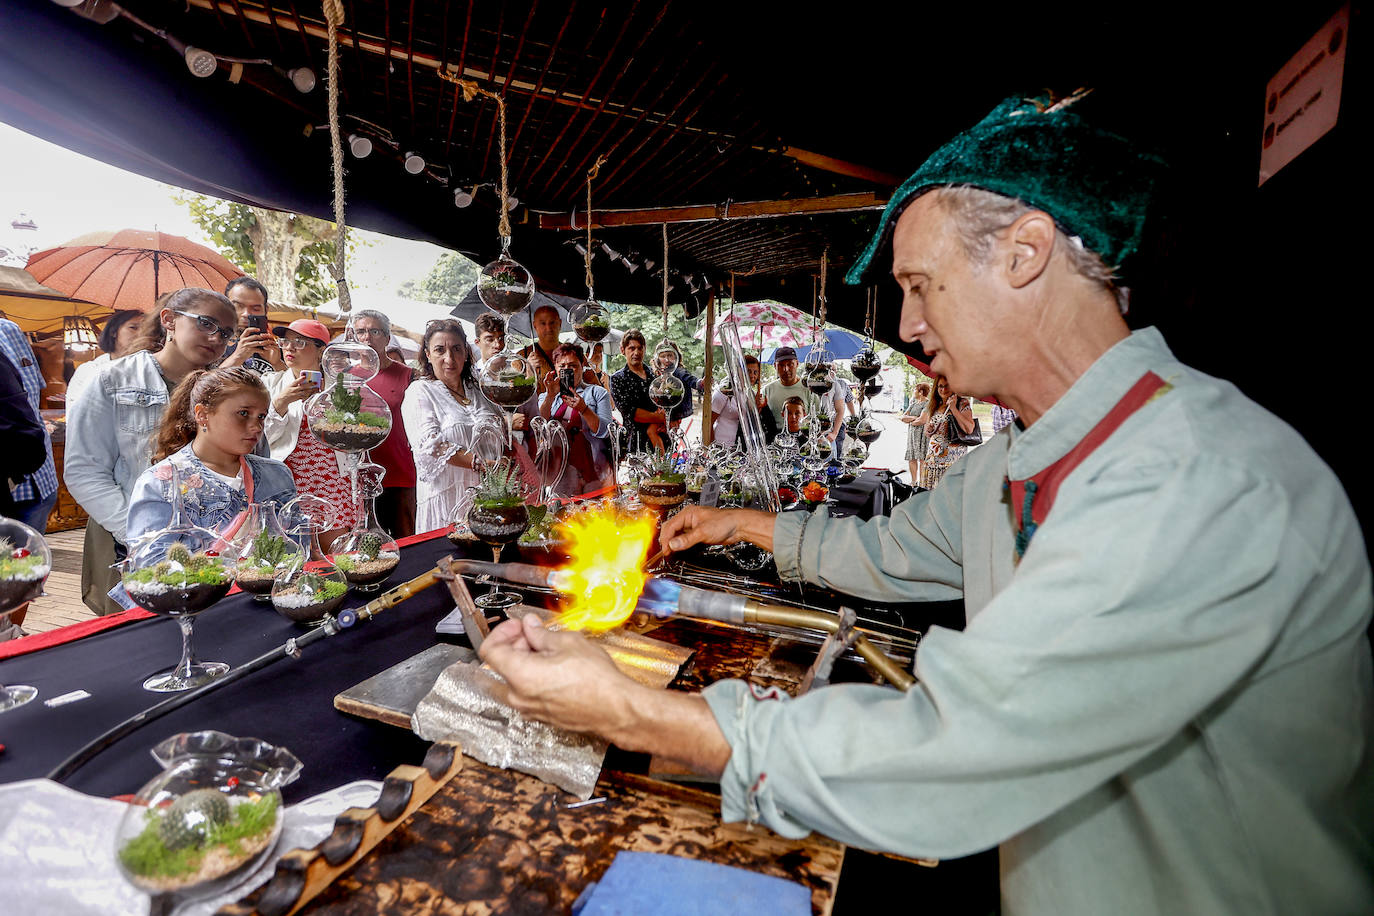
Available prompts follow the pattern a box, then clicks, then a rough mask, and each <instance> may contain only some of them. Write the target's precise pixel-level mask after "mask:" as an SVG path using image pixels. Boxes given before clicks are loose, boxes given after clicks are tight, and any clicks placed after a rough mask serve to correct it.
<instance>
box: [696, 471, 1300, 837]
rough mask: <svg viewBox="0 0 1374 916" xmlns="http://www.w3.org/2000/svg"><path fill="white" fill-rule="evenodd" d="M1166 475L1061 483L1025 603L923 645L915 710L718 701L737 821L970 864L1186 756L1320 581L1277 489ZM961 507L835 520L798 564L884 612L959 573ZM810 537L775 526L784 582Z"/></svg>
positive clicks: (1249, 480)
mask: <svg viewBox="0 0 1374 916" xmlns="http://www.w3.org/2000/svg"><path fill="white" fill-rule="evenodd" d="M1159 457H1160V460H1159V463H1157V464H1149V463H1148V462H1144V463H1142V462H1141V461H1140V460H1139V458H1138V457H1137V458H1136V459H1133V460H1131V461H1130V462H1129V463H1125V462H1123V463H1120V464H1118V465H1116V466H1109V467H1108V468H1106V469H1105V470H1103V471H1101V472H1100V473H1097V474H1094V475H1093V477H1092V479H1091V482H1090V483H1085V484H1082V485H1078V484H1075V488H1076V489H1078V488H1079V487H1080V486H1081V489H1078V492H1077V493H1074V494H1072V495H1071V494H1070V488H1069V487H1067V486H1066V487H1065V489H1064V490H1063V491H1062V492H1061V495H1060V501H1059V505H1058V506H1057V507H1056V510H1055V511H1056V515H1059V516H1060V517H1058V518H1054V517H1052V518H1051V522H1052V523H1048V524H1045V525H1043V526H1042V527H1041V529H1040V530H1039V531H1038V532H1037V534H1036V536H1035V539H1034V541H1033V542H1032V544H1031V546H1030V549H1029V550H1028V551H1027V553H1026V555H1025V557H1024V559H1023V560H1022V562H1021V565H1020V568H1019V569H1018V570H1017V572H1016V575H1015V577H1014V578H1013V580H1012V582H1011V584H1010V585H1009V586H1008V587H1007V588H1006V589H1004V590H1003V591H1002V592H1000V593H999V594H998V595H997V596H996V597H995V598H993V600H992V601H991V602H990V603H989V604H988V605H987V607H986V608H984V609H983V610H982V611H981V612H980V613H979V614H978V615H977V616H976V617H975V618H974V619H973V620H972V621H971V622H970V624H969V626H968V628H967V629H966V630H965V631H963V632H954V631H949V630H943V629H940V628H935V629H933V630H932V631H931V632H930V633H929V634H928V635H927V636H926V638H925V640H924V641H923V642H922V644H921V648H920V651H919V653H918V655H917V664H916V672H917V676H918V679H919V682H918V684H917V685H916V686H915V687H913V688H912V689H911V690H910V691H909V692H907V693H905V694H903V693H899V692H897V691H895V690H893V689H890V688H886V687H879V686H872V685H844V686H838V687H830V688H826V689H822V690H818V691H815V692H813V693H810V694H807V695H806V696H803V697H801V698H800V699H797V700H783V701H778V702H764V701H759V700H756V699H754V698H753V697H752V696H751V695H750V693H749V688H748V687H746V686H745V685H744V684H742V683H741V682H738V681H734V682H730V681H727V682H722V683H719V684H716V685H713V686H712V687H710V688H708V689H707V691H706V692H705V696H706V699H707V701H708V702H709V704H710V706H711V710H712V712H713V714H714V715H715V717H716V720H717V722H718V723H719V725H720V727H721V729H722V730H723V731H724V733H725V736H726V738H727V740H728V741H729V743H730V745H731V748H732V756H731V758H730V762H729V764H728V766H727V769H726V772H725V774H724V776H723V777H722V779H721V787H722V809H723V813H724V816H725V817H726V819H727V820H738V819H744V818H750V819H758V820H762V821H763V822H764V823H765V824H767V825H768V826H769V827H771V828H773V829H774V830H777V831H778V832H780V833H783V834H785V835H790V836H796V835H799V834H802V833H805V832H806V831H807V830H808V829H814V830H819V831H821V832H824V833H826V834H827V835H829V836H832V837H835V838H836V839H839V840H841V841H843V842H846V843H852V844H856V845H859V846H864V847H870V848H880V849H884V850H891V851H895V852H898V853H903V854H907V855H915V856H957V855H963V854H967V853H971V852H974V851H977V850H981V849H986V848H989V847H991V846H994V845H996V844H998V843H1001V842H1003V841H1004V840H1007V839H1008V838H1009V837H1012V836H1014V835H1015V834H1017V833H1018V832H1020V831H1022V830H1024V829H1025V828H1027V827H1029V826H1031V825H1033V824H1036V823H1038V822H1039V821H1041V820H1043V819H1045V818H1046V817H1048V816H1049V815H1051V814H1053V813H1054V812H1056V811H1058V810H1060V809H1062V808H1064V807H1065V806H1066V805H1068V804H1069V803H1071V802H1072V801H1074V800H1075V799H1077V798H1079V797H1080V796H1083V795H1085V794H1086V793H1088V792H1090V791H1091V790H1093V789H1094V788H1096V787H1098V786H1100V785H1102V784H1103V783H1104V782H1106V781H1107V780H1109V779H1111V778H1112V777H1114V776H1116V775H1118V774H1121V773H1122V772H1123V771H1124V770H1126V769H1127V768H1128V767H1130V766H1131V765H1132V764H1133V763H1135V762H1137V761H1140V760H1141V759H1142V758H1143V757H1145V756H1146V755H1148V754H1150V753H1151V752H1152V751H1154V750H1156V749H1158V748H1160V747H1161V746H1162V745H1164V744H1165V743H1166V742H1168V741H1170V740H1171V739H1174V738H1175V737H1177V736H1178V735H1179V733H1180V731H1181V730H1183V729H1185V728H1186V727H1187V726H1188V725H1189V723H1190V722H1192V721H1194V720H1195V719H1197V718H1198V717H1200V716H1201V715H1202V714H1203V713H1204V711H1206V710H1208V708H1209V707H1210V706H1212V705H1213V704H1215V703H1217V701H1218V699H1219V698H1221V697H1222V696H1223V695H1224V694H1226V693H1227V692H1228V691H1229V690H1231V689H1232V688H1233V687H1234V686H1235V685H1236V683H1237V681H1238V680H1239V679H1241V678H1242V677H1243V676H1244V675H1245V673H1246V672H1247V671H1249V670H1250V669H1252V668H1253V666H1255V665H1256V664H1257V661H1258V660H1259V659H1261V658H1262V657H1263V656H1264V655H1265V653H1266V652H1267V651H1268V650H1269V649H1270V648H1271V647H1272V646H1273V644H1274V642H1275V639H1276V637H1277V634H1278V632H1279V631H1280V629H1281V627H1282V626H1283V623H1284V619H1285V618H1286V616H1287V615H1289V614H1291V613H1292V610H1293V608H1294V607H1295V605H1296V604H1297V603H1298V602H1299V601H1300V599H1301V596H1302V594H1303V592H1304V590H1305V589H1307V588H1309V587H1310V585H1311V570H1312V569H1313V563H1312V551H1311V550H1310V549H1309V547H1308V545H1305V544H1304V543H1302V542H1301V540H1300V539H1299V538H1298V536H1297V535H1295V534H1292V533H1291V530H1290V529H1289V526H1288V520H1289V518H1288V517H1289V511H1290V510H1289V504H1288V502H1287V497H1286V495H1285V492H1284V491H1283V490H1281V489H1280V488H1279V487H1278V486H1277V485H1275V484H1273V483H1272V482H1270V481H1267V480H1263V479H1259V478H1257V477H1255V476H1253V475H1252V474H1250V473H1249V472H1247V470H1246V469H1245V468H1244V467H1241V466H1239V465H1238V464H1235V463H1230V462H1228V461H1226V460H1223V459H1220V458H1217V457H1215V456H1207V455H1204V456H1199V457H1195V458H1192V459H1190V460H1189V461H1187V462H1186V463H1184V464H1182V465H1181V466H1178V465H1175V464H1173V463H1171V461H1170V460H1169V459H1168V457H1167V456H1164V455H1163V454H1162V453H1161V454H1160V456H1159ZM939 492H940V491H939V490H937V491H935V493H934V494H932V496H938V494H939ZM1070 504H1072V505H1070ZM948 509H949V507H948V506H942V505H941V504H940V503H939V502H938V500H937V499H932V500H930V501H929V502H928V505H927V506H925V507H923V508H922V509H920V510H917V514H918V517H917V518H900V517H894V518H893V520H892V522H891V523H890V525H888V526H883V525H876V524H870V525H869V526H858V525H854V524H851V523H850V522H851V520H845V524H841V523H839V522H828V523H823V524H822V526H821V528H820V529H819V530H816V531H812V530H807V531H806V532H805V535H804V538H803V539H802V542H801V543H802V548H801V562H800V567H801V568H802V569H806V570H808V571H810V570H817V569H818V570H819V573H820V574H819V576H818V577H816V576H808V578H819V579H820V580H821V581H825V582H835V581H837V580H838V579H839V575H838V572H839V569H840V568H841V566H848V567H850V568H851V569H853V568H854V566H855V564H860V566H861V570H862V572H863V573H866V574H867V576H866V578H871V579H872V588H871V589H870V591H871V592H872V593H874V594H881V595H891V596H894V597H895V596H897V595H899V594H902V591H901V589H902V582H903V581H904V577H905V576H908V575H912V576H914V575H920V574H924V573H925V572H927V571H929V570H931V569H934V570H935V571H937V572H940V571H941V570H943V568H944V566H945V559H944V555H945V554H946V553H947V552H948V550H949V547H948V541H947V539H946V538H945V537H943V536H941V535H938V534H935V533H933V532H939V531H940V529H941V522H942V521H943V517H944V515H945V513H946V512H947V511H948ZM919 513H925V514H926V516H927V518H926V521H927V522H928V523H927V524H921V525H917V524H916V522H918V521H919ZM798 524H799V523H798V522H793V521H792V520H791V519H786V520H784V519H780V520H779V522H778V530H779V535H780V544H781V546H779V548H778V550H779V553H778V558H779V565H780V567H781V566H782V565H783V563H784V562H785V559H786V549H787V547H788V546H794V545H789V542H788V538H789V536H790V535H791V534H792V532H793V529H794V528H795V527H797V525H798ZM811 524H813V525H814V524H815V521H813V522H812V523H811ZM822 534H823V537H822ZM813 538H814V539H815V542H816V546H815V547H814V548H813V547H812V541H813ZM793 540H795V538H793ZM822 540H824V543H825V546H824V548H821V547H820V546H819V545H820V543H821V541H822ZM956 542H957V539H956ZM908 545H915V547H914V548H913V547H911V546H908ZM822 551H823V553H822ZM931 558H933V559H931ZM879 563H881V565H882V567H883V568H884V569H894V570H896V571H897V574H896V575H891V574H881V575H880V574H877V573H874V572H873V569H874V567H876V566H877V565H879ZM791 572H792V573H793V574H794V575H795V573H796V572H797V565H796V564H795V563H794V564H791ZM946 578H949V577H948V575H947V574H946ZM851 579H852V574H851ZM850 590H851V591H852V589H850ZM907 594H908V595H909V594H910V593H909V592H908V593H907Z"/></svg>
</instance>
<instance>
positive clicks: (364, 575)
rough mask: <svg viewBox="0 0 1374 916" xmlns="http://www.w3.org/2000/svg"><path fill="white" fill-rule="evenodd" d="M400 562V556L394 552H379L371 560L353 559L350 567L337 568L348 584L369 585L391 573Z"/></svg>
mask: <svg viewBox="0 0 1374 916" xmlns="http://www.w3.org/2000/svg"><path fill="white" fill-rule="evenodd" d="M400 562H401V558H400V557H399V556H397V555H396V554H379V555H378V556H377V558H376V559H373V560H354V561H353V568H352V569H344V568H343V567H342V566H340V567H339V570H340V571H341V572H342V573H343V574H344V578H345V579H347V580H348V582H349V584H350V585H371V584H372V583H373V582H380V581H381V580H382V579H385V578H386V577H387V576H389V575H391V571H392V570H393V569H395V568H396V566H397V565H398V564H399V563H400Z"/></svg>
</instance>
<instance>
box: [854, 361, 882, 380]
mask: <svg viewBox="0 0 1374 916" xmlns="http://www.w3.org/2000/svg"><path fill="white" fill-rule="evenodd" d="M882 368H883V367H882V366H878V365H872V366H865V365H863V364H862V363H859V362H857V361H856V362H851V363H850V364H849V371H850V372H852V373H854V377H855V378H856V379H858V380H859V381H861V382H866V381H868V380H869V379H871V378H873V377H874V376H875V375H877V374H878V372H879V371H880V370H881V369H882Z"/></svg>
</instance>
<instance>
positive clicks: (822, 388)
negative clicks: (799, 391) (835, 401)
mask: <svg viewBox="0 0 1374 916" xmlns="http://www.w3.org/2000/svg"><path fill="white" fill-rule="evenodd" d="M806 390H807V391H809V392H811V393H812V394H817V395H820V394H825V393H826V392H827V391H829V390H830V381H829V379H820V380H819V381H817V380H815V379H807V380H806Z"/></svg>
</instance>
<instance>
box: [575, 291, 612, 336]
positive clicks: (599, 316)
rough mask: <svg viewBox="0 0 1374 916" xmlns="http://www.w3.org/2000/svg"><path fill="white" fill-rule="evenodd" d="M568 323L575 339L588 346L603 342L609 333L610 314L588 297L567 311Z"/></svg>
mask: <svg viewBox="0 0 1374 916" xmlns="http://www.w3.org/2000/svg"><path fill="white" fill-rule="evenodd" d="M568 323H569V324H571V325H572V329H573V333H574V334H576V335H577V338H578V339H579V340H582V341H586V342H587V343H589V344H594V343H597V342H599V341H602V340H605V339H606V337H607V336H609V335H610V333H611V316H610V313H608V312H607V311H606V309H605V308H604V307H603V306H602V305H601V303H599V302H597V301H596V300H595V299H592V298H590V297H589V298H588V299H587V300H586V301H584V302H580V303H578V304H577V305H574V306H573V307H572V308H571V309H570V310H569V311H568Z"/></svg>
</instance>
